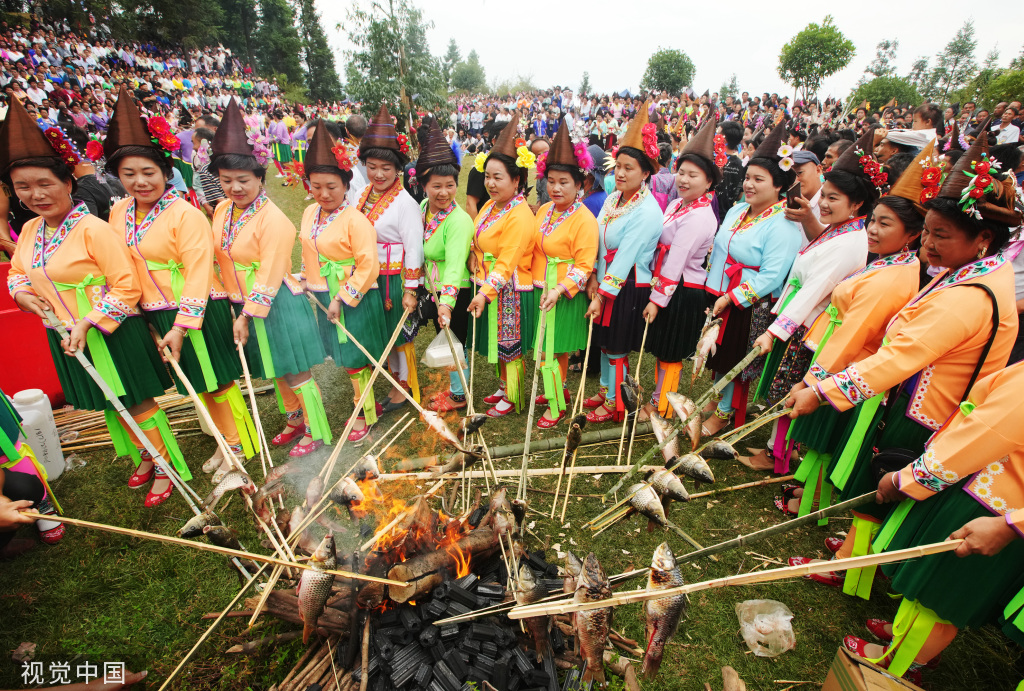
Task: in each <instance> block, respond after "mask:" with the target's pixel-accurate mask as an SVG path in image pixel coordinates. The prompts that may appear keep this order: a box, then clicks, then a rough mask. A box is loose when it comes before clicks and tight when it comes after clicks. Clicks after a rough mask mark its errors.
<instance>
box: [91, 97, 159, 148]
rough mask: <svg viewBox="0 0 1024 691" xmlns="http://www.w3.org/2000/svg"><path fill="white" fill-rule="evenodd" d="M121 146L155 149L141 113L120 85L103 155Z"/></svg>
mask: <svg viewBox="0 0 1024 691" xmlns="http://www.w3.org/2000/svg"><path fill="white" fill-rule="evenodd" d="M123 146H148V147H150V148H153V149H155V148H156V146H155V145H154V144H153V140H152V138H151V137H150V135H149V131H148V130H147V129H146V126H145V125H144V124H143V122H142V113H140V112H139V107H138V106H137V105H135V99H134V98H132V95H131V93H129V91H128V88H127V87H126V86H125V85H124V84H123V83H122V84H121V90H120V91H119V92H118V94H117V104H116V105H114V116H113V117H112V118H110V125H109V127H108V129H107V138H106V140H104V142H103V153H105V154H106V156H107V158H110V157H111V156H113V155H114V152H115V151H117V150H118V149H120V148H121V147H123Z"/></svg>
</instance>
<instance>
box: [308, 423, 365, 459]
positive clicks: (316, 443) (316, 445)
mask: <svg viewBox="0 0 1024 691" xmlns="http://www.w3.org/2000/svg"><path fill="white" fill-rule="evenodd" d="M366 429H369V427H367V428H366ZM364 436H365V435H364ZM323 445H324V443H323V441H321V440H320V439H314V440H313V441H311V442H309V443H308V444H296V445H295V446H293V447H292V450H291V451H289V452H288V455H289V456H291V457H292V458H298V457H299V456H308V455H309V454H311V453H313V452H314V451H316V450H317V449H319V448H320V447H322V446H323Z"/></svg>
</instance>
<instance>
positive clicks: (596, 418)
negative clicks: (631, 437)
mask: <svg viewBox="0 0 1024 691" xmlns="http://www.w3.org/2000/svg"><path fill="white" fill-rule="evenodd" d="M583 405H584V407H586V402H584V404H583ZM598 407H600V404H598ZM624 417H626V413H625V411H619V410H612V411H611V412H610V413H605V414H604V415H598V414H597V410H596V409H594V410H591V411H590V412H589V413H587V422H596V423H601V422H613V421H614V422H622V419H623V418H624Z"/></svg>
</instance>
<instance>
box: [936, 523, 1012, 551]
mask: <svg viewBox="0 0 1024 691" xmlns="http://www.w3.org/2000/svg"><path fill="white" fill-rule="evenodd" d="M1015 537H1017V531H1015V530H1014V529H1013V528H1012V527H1011V526H1010V525H1009V524H1008V523H1007V522H1006V518H1005V517H1004V516H982V517H981V518H975V519H974V520H973V521H970V522H968V523H966V524H965V525H964V527H962V528H960V529H959V530H957V531H955V532H954V533H953V534H952V535H950V536H949V539H950V540H961V539H962V540H964V542H963V544H961V545H960V546H959V547H957V548H956V556H958V557H966V556H968V555H971V554H982V555H984V556H986V557H991V556H995V555H996V554H999V552H1000V551H1002V549H1003V547H1006V546H1007V545H1008V544H1010V543H1011V542H1013V539H1014V538H1015Z"/></svg>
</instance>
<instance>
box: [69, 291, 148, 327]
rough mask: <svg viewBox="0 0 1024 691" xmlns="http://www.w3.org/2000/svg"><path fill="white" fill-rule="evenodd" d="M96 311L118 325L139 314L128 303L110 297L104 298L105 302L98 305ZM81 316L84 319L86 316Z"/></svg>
mask: <svg viewBox="0 0 1024 691" xmlns="http://www.w3.org/2000/svg"><path fill="white" fill-rule="evenodd" d="M96 309H97V310H99V312H100V313H102V314H103V315H104V316H105V317H109V318H110V319H113V320H114V321H115V322H117V323H118V324H120V323H121V322H123V321H124V320H125V319H127V318H128V317H129V316H131V315H133V314H137V311H136V310H135V309H134V308H132V306H131V305H129V304H128V303H127V302H124V301H122V300H118V299H117V298H112V297H110V296H109V295H105V296H104V297H103V300H102V301H101V302H100V304H99V305H97V307H96ZM81 316H83V317H84V316H85V315H81Z"/></svg>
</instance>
